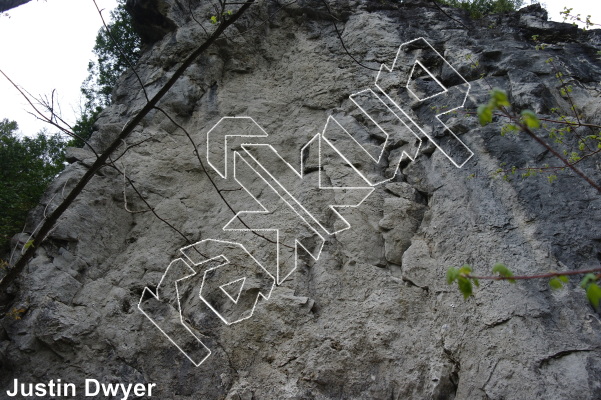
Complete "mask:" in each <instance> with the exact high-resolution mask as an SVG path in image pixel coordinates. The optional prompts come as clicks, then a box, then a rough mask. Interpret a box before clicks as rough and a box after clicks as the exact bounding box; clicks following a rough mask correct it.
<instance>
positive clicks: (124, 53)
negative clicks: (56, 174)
mask: <svg viewBox="0 0 601 400" xmlns="http://www.w3.org/2000/svg"><path fill="white" fill-rule="evenodd" d="M111 20H112V21H111V22H110V23H109V24H107V27H108V30H107V29H105V28H104V27H103V28H101V29H100V31H99V32H98V35H97V36H96V43H95V45H94V48H93V50H92V51H93V52H94V54H95V55H96V61H90V62H89V64H88V77H87V78H86V80H85V81H84V82H83V84H82V87H81V92H82V93H83V95H84V98H85V104H84V106H83V110H82V113H81V116H80V118H79V119H78V120H77V122H76V124H75V126H74V127H73V131H74V133H75V134H76V135H78V136H79V137H80V138H82V139H84V140H85V139H88V138H89V137H90V135H91V134H92V127H93V125H94V122H95V121H96V119H97V118H98V114H100V112H101V111H102V109H103V108H105V107H106V106H108V105H109V104H110V103H111V94H112V92H113V89H114V88H115V86H116V85H117V80H118V79H119V77H120V76H121V74H122V73H123V72H125V71H126V70H127V69H128V68H129V67H130V63H131V65H133V64H135V63H136V62H137V61H138V59H139V58H140V52H141V49H140V47H141V43H142V42H141V39H140V36H139V35H138V34H137V33H136V32H135V31H134V30H133V27H132V23H131V17H130V15H129V14H128V13H127V11H126V10H125V0H118V5H117V8H116V9H115V10H113V11H111ZM83 144H84V143H83V141H82V140H81V139H76V140H75V141H74V142H72V143H70V145H71V146H78V147H80V146H83Z"/></svg>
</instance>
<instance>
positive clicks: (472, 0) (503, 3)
mask: <svg viewBox="0 0 601 400" xmlns="http://www.w3.org/2000/svg"><path fill="white" fill-rule="evenodd" d="M438 2H439V3H442V4H445V5H448V6H451V7H456V8H461V9H463V10H466V11H468V12H469V13H470V16H471V17H472V18H481V17H483V16H485V15H489V14H496V13H502V12H509V11H516V10H517V9H519V8H520V7H521V6H522V3H523V1H522V0H438Z"/></svg>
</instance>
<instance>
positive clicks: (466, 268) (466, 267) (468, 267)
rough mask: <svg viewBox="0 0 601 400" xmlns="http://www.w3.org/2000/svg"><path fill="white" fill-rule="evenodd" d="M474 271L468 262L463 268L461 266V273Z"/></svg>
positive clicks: (465, 273) (466, 273)
mask: <svg viewBox="0 0 601 400" xmlns="http://www.w3.org/2000/svg"><path fill="white" fill-rule="evenodd" d="M471 272H472V267H470V266H469V265H467V264H464V265H463V266H462V267H461V268H459V275H469V274H470V273H471Z"/></svg>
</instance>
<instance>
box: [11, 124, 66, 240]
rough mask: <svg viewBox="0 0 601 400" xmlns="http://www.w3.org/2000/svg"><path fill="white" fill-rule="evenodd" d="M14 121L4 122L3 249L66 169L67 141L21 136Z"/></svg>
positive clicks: (44, 136)
mask: <svg viewBox="0 0 601 400" xmlns="http://www.w3.org/2000/svg"><path fill="white" fill-rule="evenodd" d="M17 129H18V126H17V123H16V122H14V121H9V120H7V119H4V120H2V121H0V187H1V188H2V190H1V191H0V249H1V250H3V251H4V250H7V249H8V248H9V245H10V243H9V241H10V238H11V237H12V235H14V234H15V233H18V232H20V231H21V229H22V228H23V224H24V223H25V218H26V217H27V212H28V211H29V210H30V209H32V208H33V207H34V206H35V205H36V204H37V203H38V201H39V200H40V197H41V196H42V194H43V193H44V190H46V187H47V186H48V184H49V183H50V181H51V180H52V179H53V178H54V177H55V176H56V175H57V174H58V173H59V172H60V171H62V170H63V168H64V163H63V161H64V149H65V145H66V143H65V141H64V140H63V139H62V138H61V137H60V136H59V135H57V134H55V135H46V134H44V132H40V133H38V135H37V136H36V137H33V138H29V137H23V138H20V137H18V136H17V134H16V132H17Z"/></svg>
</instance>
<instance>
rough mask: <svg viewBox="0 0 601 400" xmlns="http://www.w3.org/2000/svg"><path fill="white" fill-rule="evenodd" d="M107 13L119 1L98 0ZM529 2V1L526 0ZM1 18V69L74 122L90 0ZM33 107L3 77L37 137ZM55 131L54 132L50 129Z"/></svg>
mask: <svg viewBox="0 0 601 400" xmlns="http://www.w3.org/2000/svg"><path fill="white" fill-rule="evenodd" d="M97 2H98V5H99V7H100V8H101V9H105V11H104V13H103V15H104V16H105V19H107V20H108V18H109V10H111V9H113V8H114V7H116V5H117V3H116V0H97ZM524 3H525V4H529V3H530V1H529V0H526V1H525V2H524ZM541 3H544V4H546V8H547V10H548V11H549V17H550V19H552V20H554V21H561V20H562V18H561V17H560V15H559V12H560V11H562V10H563V7H564V6H566V5H569V6H570V7H573V11H572V12H573V13H574V14H578V13H580V14H582V15H583V16H586V15H587V14H591V15H592V20H593V22H598V23H601V1H597V0H570V1H567V0H543V1H541ZM8 14H9V17H6V16H0V69H2V70H3V71H4V72H5V73H6V74H7V75H8V76H9V77H10V78H11V79H12V80H13V81H14V82H15V83H17V84H18V85H20V86H21V87H23V88H24V89H26V90H27V91H29V92H30V93H31V94H33V95H35V96H50V94H51V93H52V90H53V89H56V93H57V95H58V100H59V103H60V105H61V109H62V116H63V118H64V119H65V120H67V121H68V122H69V123H73V122H74V121H75V118H76V116H77V115H78V112H79V105H80V101H81V95H80V90H79V88H80V86H81V83H82V82H83V80H84V79H85V78H86V76H87V65H88V61H89V60H91V59H93V58H94V56H93V54H92V52H91V50H92V47H93V46H94V40H95V38H96V34H97V33H98V29H100V27H101V26H102V22H101V20H100V17H99V16H98V13H97V11H96V8H95V6H94V3H93V1H92V0H33V1H31V2H30V3H28V4H26V5H23V6H20V7H17V8H15V9H13V10H11V11H9V12H8ZM27 110H30V109H29V106H28V105H27V103H26V102H25V101H24V100H23V98H22V97H21V96H20V94H19V93H18V92H17V91H16V90H15V89H14V88H13V87H12V86H11V85H10V84H9V83H8V82H7V81H6V79H4V77H2V76H0V119H2V118H8V119H11V120H15V121H17V122H18V123H19V127H20V129H21V132H22V133H24V134H27V135H34V134H35V133H37V132H38V131H39V130H40V129H42V128H43V127H45V126H46V125H45V124H44V123H42V122H40V121H38V120H36V119H35V118H34V117H33V116H31V115H30V114H28V113H27ZM51 131H52V130H51Z"/></svg>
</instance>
